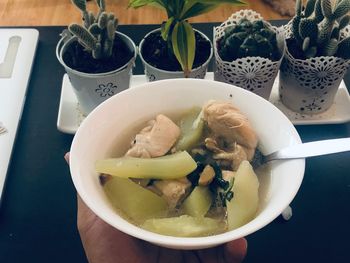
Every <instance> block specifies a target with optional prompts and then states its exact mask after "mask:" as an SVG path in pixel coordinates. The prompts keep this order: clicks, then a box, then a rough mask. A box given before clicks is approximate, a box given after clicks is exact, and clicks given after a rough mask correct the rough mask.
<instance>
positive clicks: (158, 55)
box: [141, 31, 211, 71]
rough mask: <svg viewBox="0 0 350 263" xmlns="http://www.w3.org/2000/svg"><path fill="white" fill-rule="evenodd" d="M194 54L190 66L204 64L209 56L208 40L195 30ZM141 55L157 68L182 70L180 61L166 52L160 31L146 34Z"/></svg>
mask: <svg viewBox="0 0 350 263" xmlns="http://www.w3.org/2000/svg"><path fill="white" fill-rule="evenodd" d="M195 38H196V54H195V58H194V63H193V67H192V68H197V67H199V66H201V65H202V64H204V63H205V62H206V61H207V60H208V58H209V56H210V49H211V45H210V42H209V41H208V40H207V39H205V38H203V37H202V36H201V35H200V34H199V33H198V32H195ZM141 52H142V57H143V59H144V60H145V61H147V63H149V64H150V65H152V66H153V67H156V68H158V69H162V70H167V71H182V68H181V65H180V63H179V62H178V61H177V60H176V57H175V55H174V54H173V53H172V52H168V46H167V42H166V41H164V40H163V38H162V36H161V35H160V31H157V32H153V33H151V34H150V35H148V36H147V38H146V39H145V41H144V43H143V45H142V50H141Z"/></svg>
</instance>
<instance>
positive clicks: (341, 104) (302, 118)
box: [57, 72, 350, 134]
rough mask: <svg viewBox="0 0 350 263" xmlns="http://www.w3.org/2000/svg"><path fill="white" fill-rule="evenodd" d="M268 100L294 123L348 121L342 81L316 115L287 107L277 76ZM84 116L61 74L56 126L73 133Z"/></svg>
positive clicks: (349, 106) (349, 105)
mask: <svg viewBox="0 0 350 263" xmlns="http://www.w3.org/2000/svg"><path fill="white" fill-rule="evenodd" d="M213 76H214V75H213V72H208V73H207V75H206V79H214V77H213ZM146 81H147V80H146V77H145V76H144V75H134V76H132V79H131V87H135V86H137V85H140V84H143V83H145V82H146ZM270 102H271V103H273V104H274V105H275V106H276V107H277V108H279V109H280V110H281V111H282V112H283V113H284V114H285V115H286V116H287V117H288V118H289V119H290V120H291V122H292V123H293V124H294V125H305V124H307V125H314V124H337V123H344V122H347V121H350V97H349V92H348V90H347V88H346V86H345V83H344V81H342V82H341V84H340V87H339V90H338V92H337V95H336V97H335V101H334V104H333V105H332V106H331V108H330V109H329V110H327V111H326V112H324V113H321V114H316V115H303V114H300V113H296V112H293V111H291V110H289V109H287V108H286V107H285V106H284V105H283V104H282V103H281V101H280V100H279V95H278V77H277V78H276V81H275V83H274V85H273V88H272V92H271V97H270ZM84 118H85V116H84V115H83V114H82V113H81V111H80V109H79V104H78V102H77V99H76V97H75V94H74V92H73V90H72V87H71V84H70V82H69V79H68V76H67V74H65V75H64V76H63V82H62V91H61V100H60V105H59V111H58V119H57V128H58V130H59V131H61V132H64V133H70V134H74V133H75V132H76V130H77V129H78V127H79V125H80V123H81V122H82V121H83V120H84Z"/></svg>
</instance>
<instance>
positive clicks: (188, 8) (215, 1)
mask: <svg viewBox="0 0 350 263" xmlns="http://www.w3.org/2000/svg"><path fill="white" fill-rule="evenodd" d="M220 4H232V5H245V2H243V1H237V0H192V1H191V0H190V1H187V2H186V4H185V5H184V8H183V10H182V12H181V14H180V19H181V20H185V19H188V18H190V17H194V16H198V15H201V14H205V13H208V12H210V11H212V10H214V9H215V8H217V7H219V5H220Z"/></svg>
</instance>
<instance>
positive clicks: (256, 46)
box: [214, 10, 285, 100]
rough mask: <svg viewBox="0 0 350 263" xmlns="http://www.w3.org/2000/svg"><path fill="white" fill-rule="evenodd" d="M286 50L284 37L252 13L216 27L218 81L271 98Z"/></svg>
mask: <svg viewBox="0 0 350 263" xmlns="http://www.w3.org/2000/svg"><path fill="white" fill-rule="evenodd" d="M284 48H285V41H284V35H283V33H282V32H280V31H278V29H277V28H276V27H273V26H272V25H271V24H270V23H268V22H266V21H265V20H264V19H263V18H262V17H261V15H260V14H258V13H256V12H254V11H252V10H241V11H238V12H236V13H234V14H232V15H231V16H230V17H229V18H228V19H227V20H226V21H225V22H223V23H222V24H221V25H220V26H218V27H215V28H214V55H215V70H214V79H215V80H218V81H222V82H226V83H230V84H233V85H236V86H238V87H241V88H243V89H246V90H249V91H251V92H254V93H256V94H258V95H260V96H262V97H263V98H265V99H267V100H268V99H269V97H270V93H271V90H272V86H273V83H274V81H275V78H276V76H277V73H278V70H279V67H280V64H281V61H282V57H283V53H284Z"/></svg>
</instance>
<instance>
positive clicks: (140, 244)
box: [65, 153, 247, 263]
mask: <svg viewBox="0 0 350 263" xmlns="http://www.w3.org/2000/svg"><path fill="white" fill-rule="evenodd" d="M65 159H66V161H67V163H68V162H69V153H67V154H66V155H65ZM77 199H78V216H77V220H78V222H77V224H78V230H79V234H80V237H81V241H82V243H83V246H84V250H85V253H86V256H87V258H88V260H89V262H90V263H112V262H113V263H115V262H118V263H129V262H130V263H148V262H150V263H154V262H166V263H172V262H176V263H178V262H191V263H192V262H205V263H211V262H213V263H214V262H223V263H224V262H230V263H239V262H242V260H243V259H244V257H245V255H246V252H247V241H246V240H245V239H244V238H241V239H238V240H234V241H231V242H228V243H226V244H224V245H221V246H218V247H215V248H209V249H202V250H174V249H168V248H163V247H159V246H156V245H153V244H151V243H148V242H145V241H143V240H139V239H137V238H134V237H132V236H129V235H127V234H125V233H123V232H120V231H119V230H117V229H115V228H113V227H112V226H110V225H108V224H107V223H105V222H104V221H103V220H101V219H100V218H99V217H98V216H97V215H95V214H94V213H93V212H92V211H91V210H90V209H89V208H88V207H87V206H86V205H85V203H84V202H83V201H82V200H81V198H80V197H79V195H78V197H77Z"/></svg>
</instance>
